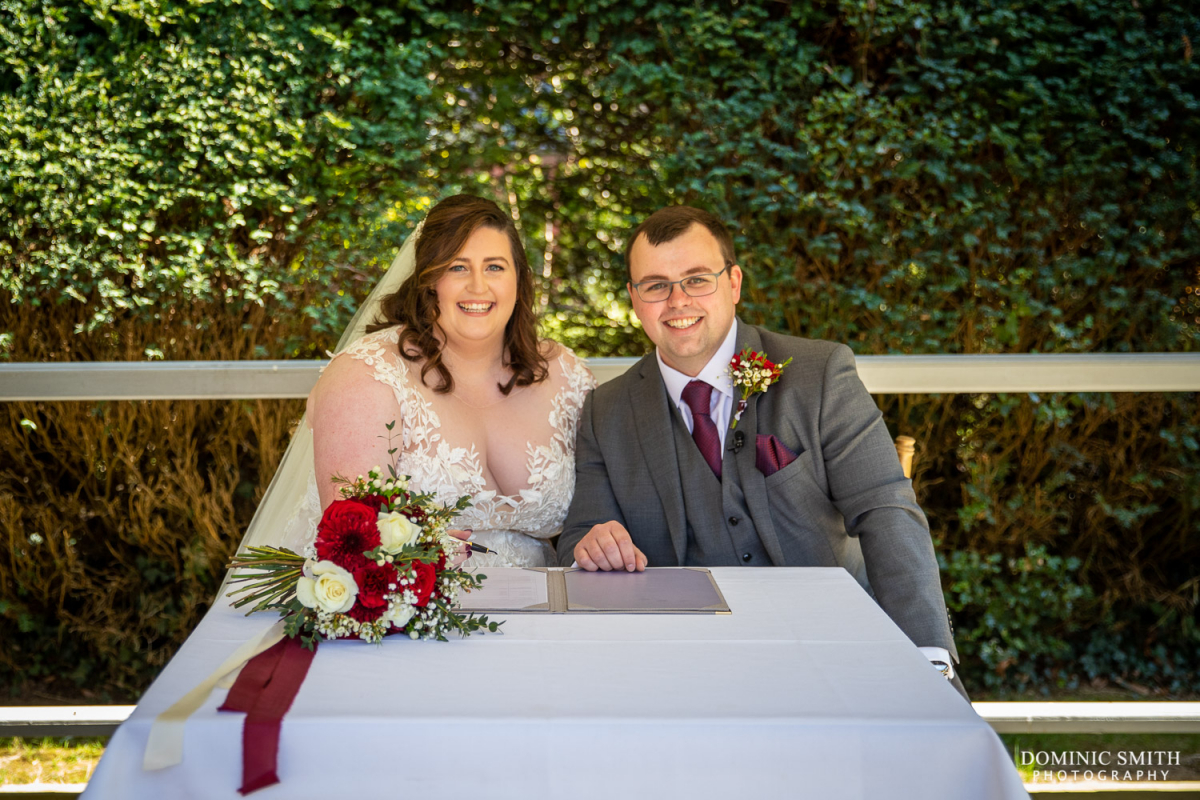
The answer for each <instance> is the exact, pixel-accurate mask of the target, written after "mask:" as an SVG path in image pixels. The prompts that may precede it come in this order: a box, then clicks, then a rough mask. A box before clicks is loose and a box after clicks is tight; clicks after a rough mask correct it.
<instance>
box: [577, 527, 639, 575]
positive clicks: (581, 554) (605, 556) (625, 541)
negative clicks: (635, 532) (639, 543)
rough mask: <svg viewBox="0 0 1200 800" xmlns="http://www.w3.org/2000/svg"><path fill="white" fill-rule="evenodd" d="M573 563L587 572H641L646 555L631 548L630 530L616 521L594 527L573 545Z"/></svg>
mask: <svg viewBox="0 0 1200 800" xmlns="http://www.w3.org/2000/svg"><path fill="white" fill-rule="evenodd" d="M575 561H576V562H577V563H578V564H579V566H581V567H583V568H584V569H586V570H587V571H588V572H595V571H596V570H598V569H601V570H604V571H605V572H608V571H610V570H615V569H623V570H626V571H627V572H642V571H644V570H645V569H646V556H645V554H644V553H642V551H641V550H638V549H637V548H636V547H634V546H633V539H631V538H629V531H627V530H625V526H624V525H622V524H621V523H619V522H604V523H601V524H600V525H593V526H592V529H591V530H590V531H588V532H587V535H586V536H584V537H583V538H582V539H580V540H579V544H577V545H575Z"/></svg>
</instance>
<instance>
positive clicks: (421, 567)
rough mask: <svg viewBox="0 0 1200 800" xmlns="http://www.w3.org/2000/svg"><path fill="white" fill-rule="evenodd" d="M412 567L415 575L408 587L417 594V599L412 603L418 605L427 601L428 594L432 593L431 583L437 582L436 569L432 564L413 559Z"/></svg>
mask: <svg viewBox="0 0 1200 800" xmlns="http://www.w3.org/2000/svg"><path fill="white" fill-rule="evenodd" d="M412 568H413V571H414V572H415V573H416V577H415V578H413V582H412V586H411V587H410V588H411V589H412V590H413V594H415V595H416V596H417V601H416V602H415V603H413V605H414V606H418V607H420V606H423V605H425V604H426V603H428V602H429V596H430V595H431V594H433V585H434V584H435V583H437V569H435V568H434V566H433V564H425V563H422V562H420V561H414V562H413V563H412Z"/></svg>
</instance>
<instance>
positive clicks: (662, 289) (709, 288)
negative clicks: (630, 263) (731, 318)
mask: <svg viewBox="0 0 1200 800" xmlns="http://www.w3.org/2000/svg"><path fill="white" fill-rule="evenodd" d="M731 266H733V265H732V264H726V265H725V269H723V270H721V271H720V272H705V273H702V274H700V275H688V276H687V277H686V278H683V279H682V280H678V281H642V282H641V283H635V284H634V285H633V288H634V291H636V292H637V293H638V297H640V298H641V299H642V302H643V303H661V302H662V301H663V300H666V299H667V298H668V297H670V296H671V290H672V289H673V288H674V286H675V284H679V288H680V289H682V290H683V293H684V294H686V295H687V296H688V297H704V296H705V295H710V294H712V293H713V292H715V291H716V290H717V280H718V279H719V278H720V277H721V276H722V275H723V274H725V272H727V271H728V270H729V268H730V267H731Z"/></svg>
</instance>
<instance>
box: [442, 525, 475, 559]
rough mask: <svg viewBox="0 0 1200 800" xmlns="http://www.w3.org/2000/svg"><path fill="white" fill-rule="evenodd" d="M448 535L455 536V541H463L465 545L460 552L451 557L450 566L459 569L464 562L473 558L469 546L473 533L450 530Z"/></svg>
mask: <svg viewBox="0 0 1200 800" xmlns="http://www.w3.org/2000/svg"><path fill="white" fill-rule="evenodd" d="M446 533H448V534H450V535H451V536H453V537H454V538H455V539H462V540H463V545H462V547H460V548H459V550H458V552H457V553H455V554H454V555H453V556H451V557H450V566H451V567H455V568H457V567H459V566H460V565H461V564H462V563H463V562H464V561H466V560H467V559H468V558H470V557H471V548H470V547H468V546H467V543H466V541H467V539H468V538H470V536H471V531H458V530H448V531H446Z"/></svg>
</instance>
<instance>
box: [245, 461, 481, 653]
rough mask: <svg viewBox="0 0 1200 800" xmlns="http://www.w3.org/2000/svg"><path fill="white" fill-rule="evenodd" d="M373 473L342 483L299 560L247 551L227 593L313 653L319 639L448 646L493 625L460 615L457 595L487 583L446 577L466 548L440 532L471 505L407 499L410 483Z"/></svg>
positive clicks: (276, 552) (459, 575) (276, 551)
mask: <svg viewBox="0 0 1200 800" xmlns="http://www.w3.org/2000/svg"><path fill="white" fill-rule="evenodd" d="M388 471H389V472H390V473H391V474H390V475H389V476H387V477H384V476H383V474H382V471H381V470H380V468H379V467H376V468H375V469H372V470H371V471H370V473H369V474H368V475H367V476H366V477H365V478H364V477H363V476H361V475H360V476H359V477H358V479H357V480H354V481H349V480H344V479H342V480H341V481H340V482H341V483H342V484H343V486H342V489H341V499H339V500H335V501H334V502H333V503H331V504H330V505H329V508H327V509H326V510H325V514H324V516H323V517H322V518H321V522H320V523H319V524H318V526H317V537H316V541H314V542H313V543H312V544H311V545H309V546H308V547H306V548H305V552H304V554H303V555H299V554H297V553H294V552H292V551H291V550H288V549H287V548H281V547H251V548H250V549H249V551H248V552H247V553H245V554H242V555H239V556H236V557H235V558H234V560H233V562H232V563H231V564H230V566H231V567H232V568H233V569H234V570H236V571H238V572H236V573H235V574H236V575H237V577H235V578H233V582H237V583H246V584H247V585H246V586H243V587H241V588H239V589H235V590H234V591H233V592H231V595H234V596H237V595H241V597H239V598H238V599H237V600H235V601H234V603H233V605H234V606H235V607H237V608H241V607H243V606H247V605H250V604H253V607H252V608H251V609H250V611H249V612H247V613H253V612H255V611H267V610H277V611H279V613H280V614H281V615H282V616H283V617H284V619H285V622H286V627H285V632H286V634H287V635H288V636H289V637H293V638H295V637H297V636H299V637H300V641H301V643H302V644H303V645H304V646H305V647H307V648H309V649H312V648H313V647H314V646H315V645H316V643H318V642H320V641H323V640H325V639H345V638H351V639H362V640H364V641H368V642H378V641H380V640H382V639H383V637H385V636H389V635H391V634H396V633H406V634H408V636H409V637H411V638H413V639H418V638H420V639H437V640H439V641H446V634H447V633H450V632H458V633H461V634H463V635H466V634H469V633H471V632H472V631H477V630H481V629H487V630H489V631H493V632H494V631H495V630H496V629H497V627H498V626H497V623H495V622H488V619H487V617H476V616H474V615H470V614H468V615H461V614H456V613H455V612H454V611H453V610H452V609H453V608H454V604H455V602H456V601H457V599H458V593H459V591H460V590H466V591H471V590H472V589H477V588H479V587H480V585H481V584H482V581H483V579H484V577H486V576H484V575H472V574H471V573H469V572H463V571H459V570H456V569H446V560H447V554H448V553H452V552H454V551H455V550H457V549H458V548H459V547H461V546H462V541H461V540H459V539H456V538H454V537H453V536H450V535H449V534H448V533H446V529H447V526H448V523H449V522H450V520H452V519H453V518H454V517H455V516H457V515H458V513H459V512H460V511H462V510H463V509H464V508H466V507H467V506H468V505H469V504H470V498H469V497H460V498H459V500H458V503H457V504H456V505H455V506H453V507H450V506H442V505H440V504H438V503H437V502H436V499H435V497H434V495H433V494H431V493H426V494H414V493H412V492H411V491H409V488H408V477H407V476H404V475H397V474H396V472H395V470H394V469H393V468H391V467H389V468H388Z"/></svg>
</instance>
